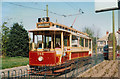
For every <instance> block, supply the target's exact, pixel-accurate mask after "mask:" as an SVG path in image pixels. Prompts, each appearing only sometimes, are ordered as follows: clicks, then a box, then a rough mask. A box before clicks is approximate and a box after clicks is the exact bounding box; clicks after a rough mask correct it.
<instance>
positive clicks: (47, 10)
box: [46, 5, 48, 17]
mask: <svg viewBox="0 0 120 79" xmlns="http://www.w3.org/2000/svg"><path fill="white" fill-rule="evenodd" d="M46 11H47V17H48V5H46Z"/></svg>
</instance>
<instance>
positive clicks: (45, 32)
mask: <svg viewBox="0 0 120 79" xmlns="http://www.w3.org/2000/svg"><path fill="white" fill-rule="evenodd" d="M36 26H37V28H36V29H32V30H29V33H32V34H33V36H32V39H33V42H32V49H31V51H29V65H30V67H38V66H47V67H53V66H54V67H55V66H58V65H61V64H64V63H65V62H66V61H71V60H75V59H78V58H83V57H89V56H91V55H92V40H91V38H90V37H89V36H88V34H86V33H83V32H80V31H78V30H76V29H74V28H73V27H68V26H65V25H62V24H59V23H57V22H56V23H53V22H50V18H49V17H44V18H38V22H37V24H36ZM35 37H36V38H35ZM35 41H37V42H36V43H35Z"/></svg>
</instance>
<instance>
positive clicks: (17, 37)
mask: <svg viewBox="0 0 120 79" xmlns="http://www.w3.org/2000/svg"><path fill="white" fill-rule="evenodd" d="M7 56H12V57H14V56H24V57H28V56H29V37H28V32H27V31H26V30H25V29H24V28H23V25H19V24H18V23H15V24H13V27H12V28H11V30H10V34H9V41H8V44H7Z"/></svg>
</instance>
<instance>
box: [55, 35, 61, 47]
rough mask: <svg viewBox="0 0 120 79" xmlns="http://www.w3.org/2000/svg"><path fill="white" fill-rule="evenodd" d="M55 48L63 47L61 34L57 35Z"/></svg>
mask: <svg viewBox="0 0 120 79" xmlns="http://www.w3.org/2000/svg"><path fill="white" fill-rule="evenodd" d="M55 37H56V38H55V48H61V35H56V36H55Z"/></svg>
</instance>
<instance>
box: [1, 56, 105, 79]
mask: <svg viewBox="0 0 120 79" xmlns="http://www.w3.org/2000/svg"><path fill="white" fill-rule="evenodd" d="M103 60H104V58H103V55H102V54H98V55H97V56H96V55H93V56H92V57H86V58H83V59H77V60H75V61H74V63H72V64H71V66H70V67H72V69H67V67H68V65H69V63H66V64H65V70H64V72H62V73H60V74H59V75H54V76H53V75H48V74H47V73H46V71H48V70H51V69H52V70H54V67H51V68H48V67H47V66H45V67H39V68H38V69H36V72H34V74H33V73H30V72H29V69H27V68H24V69H19V70H12V71H7V72H1V78H2V79H6V78H10V79H12V78H13V79H19V78H23V79H25V78H39V79H46V78H51V79H52V78H60V77H62V78H65V79H66V78H68V77H69V78H73V77H77V76H78V75H80V74H81V73H83V72H85V71H86V70H88V69H89V68H91V67H93V66H95V65H96V64H98V63H101V62H102V61H103ZM43 71H44V72H43ZM41 72H43V74H42V75H41V74H38V73H41Z"/></svg>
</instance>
